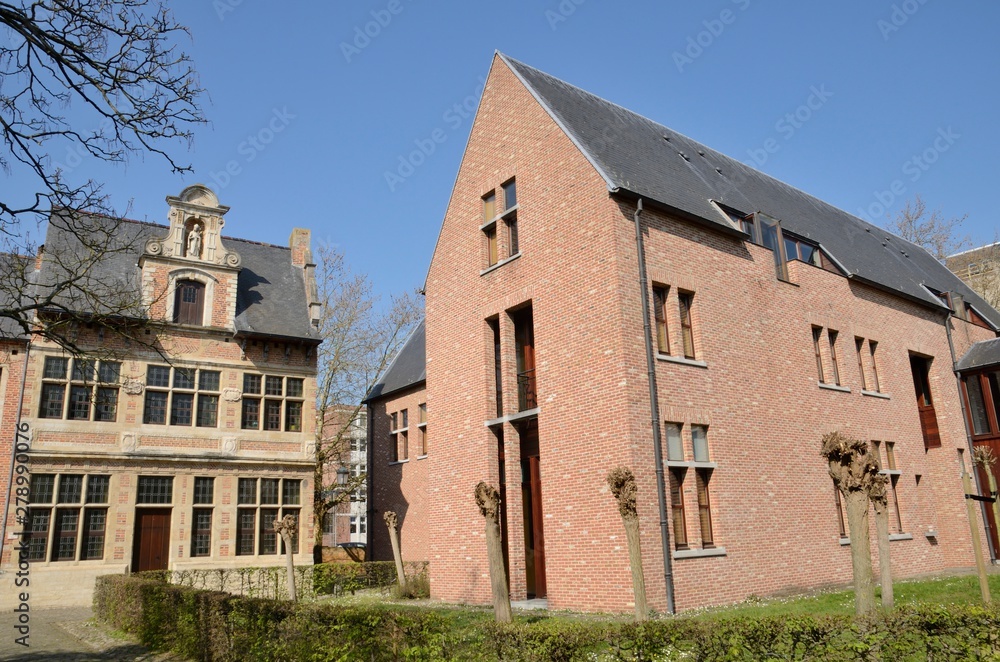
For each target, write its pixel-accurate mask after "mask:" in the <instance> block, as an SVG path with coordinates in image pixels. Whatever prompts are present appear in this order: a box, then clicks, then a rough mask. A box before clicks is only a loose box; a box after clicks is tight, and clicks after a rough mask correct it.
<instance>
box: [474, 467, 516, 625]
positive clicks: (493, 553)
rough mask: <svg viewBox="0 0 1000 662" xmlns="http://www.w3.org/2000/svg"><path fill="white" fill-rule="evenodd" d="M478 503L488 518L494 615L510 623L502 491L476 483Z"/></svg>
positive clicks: (488, 555)
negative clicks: (504, 559)
mask: <svg viewBox="0 0 1000 662" xmlns="http://www.w3.org/2000/svg"><path fill="white" fill-rule="evenodd" d="M476 505H478V506H479V512H480V513H481V514H482V516H483V518H484V519H485V520H486V556H487V558H488V559H489V563H490V589H491V592H492V593H493V615H494V617H495V618H496V620H497V622H498V623H510V621H511V618H512V617H511V612H510V593H509V592H508V590H507V571H506V570H505V569H504V565H503V543H502V541H501V538H500V535H501V534H500V493H499V492H497V490H496V488H494V487H493V486H491V485H488V484H486V483H485V482H480V483H479V484H478V485H476Z"/></svg>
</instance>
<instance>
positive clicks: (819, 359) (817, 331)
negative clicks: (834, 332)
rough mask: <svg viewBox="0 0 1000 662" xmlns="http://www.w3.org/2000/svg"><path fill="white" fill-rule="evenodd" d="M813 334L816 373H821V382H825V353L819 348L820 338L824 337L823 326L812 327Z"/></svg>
mask: <svg viewBox="0 0 1000 662" xmlns="http://www.w3.org/2000/svg"><path fill="white" fill-rule="evenodd" d="M812 334H813V352H815V354H816V374H817V375H819V383H820V384H825V383H826V377H825V376H824V375H823V354H822V353H821V352H820V349H819V341H820V338H822V337H823V328H822V327H819V326H814V327H813V328H812Z"/></svg>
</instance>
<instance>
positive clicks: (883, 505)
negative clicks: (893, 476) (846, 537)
mask: <svg viewBox="0 0 1000 662" xmlns="http://www.w3.org/2000/svg"><path fill="white" fill-rule="evenodd" d="M872 506H874V507H875V535H876V536H877V538H878V569H879V583H880V584H881V585H882V607H883V608H885V609H892V607H893V605H894V604H895V601H894V599H893V592H892V561H891V559H890V558H889V504H888V502H887V501H886V500H885V499H884V498H883V499H872Z"/></svg>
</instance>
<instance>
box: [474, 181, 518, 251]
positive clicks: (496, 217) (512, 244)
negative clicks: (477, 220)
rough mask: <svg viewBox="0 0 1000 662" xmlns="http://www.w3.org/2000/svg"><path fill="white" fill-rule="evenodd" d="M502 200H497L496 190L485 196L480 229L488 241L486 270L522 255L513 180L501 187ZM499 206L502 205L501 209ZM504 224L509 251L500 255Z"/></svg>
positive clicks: (515, 187) (514, 182) (515, 186)
mask: <svg viewBox="0 0 1000 662" xmlns="http://www.w3.org/2000/svg"><path fill="white" fill-rule="evenodd" d="M500 192H501V194H502V196H503V198H502V200H499V201H498V200H497V192H496V190H493V191H490V192H489V193H487V194H486V195H484V196H483V198H482V201H483V218H482V225H481V226H480V229H481V230H482V232H483V236H484V238H485V240H486V268H487V269H489V268H490V267H493V266H496V265H497V264H499V263H500V261H501V259H510V258H511V257H513V256H515V255H517V254H518V253H520V250H521V247H520V237H519V233H518V224H517V212H518V206H517V183H516V181H515V179H513V178H511V179H510V180H508V181H506V182H505V183H503V184H502V185H501V186H500ZM499 205H502V207H500V206H499ZM500 223H503V225H504V228H505V229H506V239H507V242H506V243H507V246H506V248H507V251H506V253H507V254H506V255H505V256H501V255H500V242H499V230H498V226H499V224H500Z"/></svg>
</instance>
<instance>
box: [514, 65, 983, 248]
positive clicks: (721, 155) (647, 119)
mask: <svg viewBox="0 0 1000 662" xmlns="http://www.w3.org/2000/svg"><path fill="white" fill-rule="evenodd" d="M498 54H499V55H500V57H502V58H503V59H504V60H505V61H507V62H510V63H513V64H515V65H517V66H519V67H523V68H525V69H530V70H531V71H533V72H534V73H537V74H539V75H541V76H544V77H546V78H550V79H552V80H554V81H556V82H558V83H561V84H563V85H566V86H567V87H572V88H574V89H575V90H576V91H578V92H581V93H583V94H585V95H587V96H589V97H592V98H594V99H596V100H598V101H600V102H601V103H604V104H607V105H609V106H613V107H614V108H617V109H618V110H620V111H624V112H625V113H628V114H630V115H634V116H635V117H638V118H640V119H642V120H643V121H645V122H648V123H649V124H651V125H654V126H655V127H657V128H658V129H662V130H664V131H666V132H668V133H670V134H673V135H672V136H671V137H678V138H682V139H684V140H687V141H688V142H690V143H693V144H694V145H696V146H698V147H699V148H701V149H704V150H705V151H706V153H708V152H711V153H712V154H713V155H715V156H717V157H719V158H720V159H721V160H723V161H726V162H727V163H731V164H736V165H738V166H739V167H741V168H745V169H746V170H748V171H751V172H754V173H756V174H758V175H762V176H764V177H767V178H769V179H771V180H773V181H774V182H776V183H778V184H781V185H782V186H784V187H785V188H787V189H790V190H791V191H794V192H795V193H798V194H801V195H804V196H806V197H808V198H810V199H811V200H813V201H814V202H818V203H820V204H821V205H823V206H826V207H830V208H831V209H834V210H836V211H838V212H840V213H843V214H847V215H848V216H850V217H851V218H853V219H854V220H856V221H858V222H860V223H862V224H864V225H866V226H868V227H871V228H874V229H877V230H879V231H881V232H885V233H887V234H891V235H892V236H893V237H896V238H897V239H901V240H902V241H906V242H907V243H908V244H910V245H911V246H913V247H915V248H919V249H920V250H924V251H926V249H925V248H923V247H922V246H918V245H917V244H914V243H912V242H909V241H908V240H906V239H904V238H903V237H900V236H899V235H897V234H895V233H893V232H892V231H890V230H887V229H885V228H883V227H882V226H879V225H875V224H874V223H871V222H870V221H866V220H864V219H863V218H860V217H858V216H855V215H854V214H852V213H851V212H849V211H847V210H846V209H842V208H840V207H838V206H837V205H834V204H833V203H830V202H827V201H826V200H824V199H822V198H819V197H816V196H815V195H813V194H811V193H809V192H808V191H805V190H803V189H801V188H799V187H797V186H795V185H794V184H789V183H788V182H786V181H784V180H783V179H779V178H777V177H775V176H774V175H769V174H768V173H766V172H763V171H762V170H758V169H757V168H754V167H751V166H749V165H747V164H745V163H743V162H742V161H740V160H739V159H736V158H733V157H731V156H729V155H728V154H724V153H723V152H720V151H719V150H717V149H715V148H713V147H710V146H709V145H706V144H704V143H702V142H700V141H699V140H696V139H695V138H692V137H691V136H689V135H687V134H685V133H682V132H680V131H678V130H676V129H673V128H671V127H668V126H666V125H665V124H661V123H660V122H657V121H656V120H654V119H652V118H650V117H647V116H645V115H643V114H642V113H638V112H636V111H634V110H631V109H629V108H626V107H625V106H622V105H621V104H619V103H615V102H614V101H610V100H608V99H605V98H604V97H602V96H600V95H599V94H594V93H593V92H590V91H588V90H585V89H583V88H582V87H579V86H578V85H574V84H572V83H569V82H567V81H565V80H563V79H562V78H559V77H558V76H553V75H552V74H549V73H547V72H544V71H542V70H541V69H538V68H537V67H532V66H531V65H529V64H525V63H524V62H521V61H520V60H516V59H514V58H512V57H509V56H507V55H505V54H504V53H500V52H499V51H498ZM518 78H521V77H520V76H519V77H518ZM522 80H524V82H525V84H526V85H527V86H528V87H530V88H532V89H533V91H534V92H536V93H537V94H538V95H539V96H542V98H544V95H542V94H541V92H539V91H538V90H534V88H533V86H532V85H531V82H530V81H527V80H525V79H522ZM543 105H544V106H545V108H546V110H547V111H548V112H550V113H553V114H557V111H555V109H552V108H551V106H550V105H549V104H547V103H545V104H543ZM559 124H560V125H563V122H562V121H560V122H559ZM567 130H568V131H572V129H570V128H569V127H567ZM574 142H576V141H574ZM581 143H582V141H581ZM582 149H586V147H582ZM591 156H594V155H591ZM633 192H636V191H633ZM636 193H637V192H636ZM723 204H725V203H723ZM726 206H730V207H731V206H732V205H728V204H727V205H726ZM737 211H742V212H745V213H747V214H752V213H754V212H758V211H762V212H765V213H766V210H764V209H739V210H737ZM778 220H786V219H778ZM793 232H794V231H793ZM997 244H1000V242H997ZM981 248H982V247H981ZM973 250H975V249H973ZM928 254H929V253H928ZM932 257H933V256H932ZM949 257H952V256H949ZM935 259H936V258H935Z"/></svg>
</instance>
